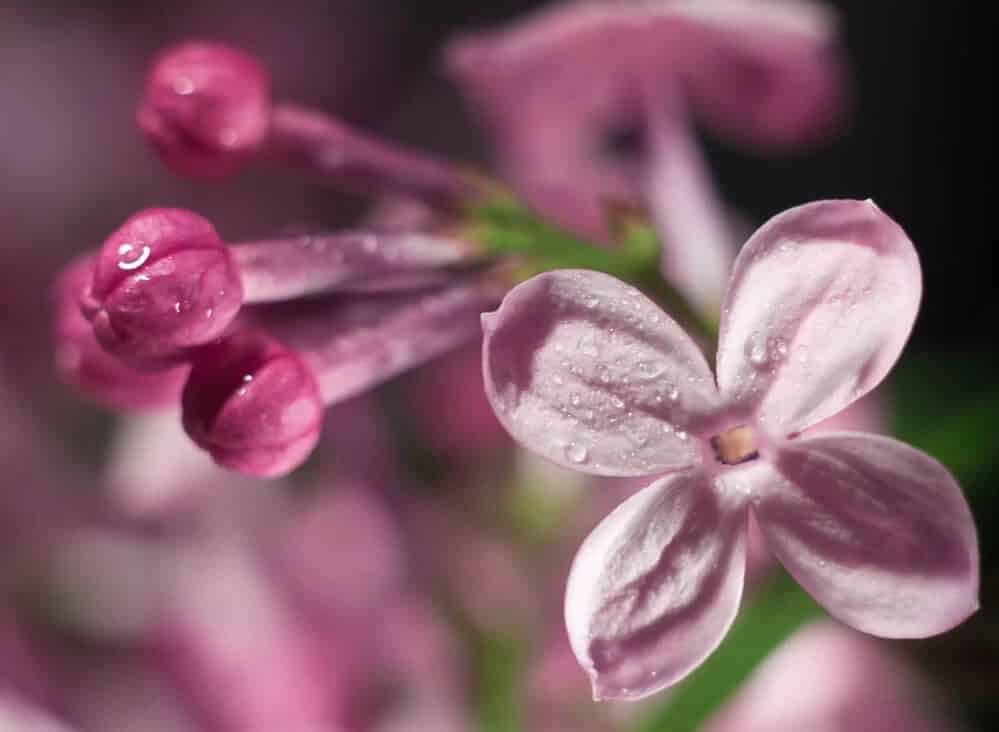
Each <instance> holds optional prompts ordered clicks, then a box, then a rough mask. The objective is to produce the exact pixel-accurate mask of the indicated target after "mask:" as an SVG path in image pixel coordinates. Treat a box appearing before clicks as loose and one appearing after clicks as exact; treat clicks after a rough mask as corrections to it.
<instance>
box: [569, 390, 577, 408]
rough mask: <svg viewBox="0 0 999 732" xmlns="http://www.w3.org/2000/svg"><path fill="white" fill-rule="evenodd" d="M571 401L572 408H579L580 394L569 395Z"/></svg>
mask: <svg viewBox="0 0 999 732" xmlns="http://www.w3.org/2000/svg"><path fill="white" fill-rule="evenodd" d="M569 401H570V402H571V403H572V406H574V407H578V406H579V401H580V400H579V394H577V393H576V392H573V393H572V394H571V395H569Z"/></svg>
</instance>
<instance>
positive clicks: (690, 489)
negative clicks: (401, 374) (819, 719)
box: [483, 201, 978, 698]
mask: <svg viewBox="0 0 999 732" xmlns="http://www.w3.org/2000/svg"><path fill="white" fill-rule="evenodd" d="M920 294H921V275H920V268H919V260H918V257H917V255H916V252H915V249H914V248H913V246H912V243H911V242H910V241H909V239H908V237H907V236H906V235H905V233H904V232H903V231H902V229H901V228H900V227H899V226H898V225H897V224H896V223H895V222H893V221H892V220H891V219H890V218H888V217H887V216H886V215H885V214H884V213H882V212H881V211H880V209H878V208H877V207H876V206H875V205H874V204H873V203H871V202H870V201H867V202H862V201H822V202H817V203H812V204H807V205H804V206H800V207H798V208H794V209H791V210H790V211H787V212H785V213H783V214H781V215H779V216H777V217H775V218H773V219H772V220H771V221H769V222H768V223H767V224H765V225H764V226H763V227H762V228H761V229H759V230H758V231H757V232H756V233H755V234H754V235H753V236H752V237H751V238H750V240H749V241H748V242H747V244H746V245H745V247H744V248H743V249H742V251H741V253H740V254H739V256H738V258H737V260H736V262H735V266H734V271H733V273H732V277H731V280H730V282H729V287H728V291H727V293H726V295H725V302H724V308H723V310H722V322H721V334H720V338H719V346H718V354H717V367H716V372H715V373H714V374H712V372H711V369H710V368H709V366H708V364H707V362H706V361H705V359H704V356H703V355H702V353H701V351H700V350H699V349H698V347H697V346H696V345H695V343H694V342H693V341H692V340H691V339H690V337H689V336H687V335H686V334H685V333H684V332H683V330H682V329H681V328H680V327H679V326H678V325H677V324H676V323H675V322H674V321H673V320H672V319H671V318H670V317H669V316H668V315H666V314H665V313H663V312H662V311H661V310H660V309H659V308H658V307H656V306H655V305H654V304H653V303H652V302H651V301H650V300H648V299H647V298H645V297H644V296H643V295H642V294H641V293H639V292H638V291H637V290H635V289H633V288H631V287H629V286H627V285H625V284H623V283H621V282H619V281H618V280H616V279H614V278H612V277H609V276H607V275H604V274H599V273H595V272H587V271H555V272H549V273H546V274H543V275H539V276H537V277H535V278H533V279H531V280H529V281H528V282H525V283H524V284H522V285H520V286H518V287H516V288H515V289H513V290H512V291H511V292H510V293H509V294H508V295H507V296H506V298H505V300H504V301H503V304H502V305H501V307H500V308H499V310H498V311H497V312H496V313H494V314H491V315H487V316H484V317H483V324H484V328H485V331H486V339H485V343H484V347H483V352H484V370H485V377H486V389H487V393H488V395H489V398H490V400H491V402H492V404H493V407H494V409H495V410H496V413H497V415H498V416H499V418H500V420H501V421H502V422H503V424H504V425H505V426H506V427H507V429H508V430H509V431H510V432H511V433H512V434H513V435H514V436H515V437H516V438H517V439H519V440H520V441H521V442H522V443H524V444H525V445H526V446H528V447H530V448H531V449H533V450H535V451H537V452H539V453H541V454H542V455H543V456H545V457H547V458H549V459H551V460H553V461H555V462H558V463H560V464H562V465H565V466H569V467H573V468H576V469H578V470H582V471H584V472H588V473H592V474H596V475H607V476H639V475H646V476H662V477H660V478H658V479H657V480H655V481H654V482H652V483H651V485H649V486H648V487H647V488H644V489H643V490H641V491H639V492H638V493H636V494H635V495H634V496H632V497H631V498H629V499H628V500H627V501H625V502H624V503H623V504H622V505H621V506H619V507H618V508H617V509H616V510H615V511H614V512H613V513H611V514H610V516H608V517H607V518H606V519H605V520H604V521H603V523H601V524H600V525H599V526H598V527H597V528H596V529H595V530H594V532H593V533H592V534H591V535H590V536H589V538H588V539H587V540H586V542H585V543H584V544H583V546H582V548H581V549H580V551H579V553H578V554H577V556H576V559H575V562H574V564H573V569H572V571H571V574H570V578H569V583H568V589H567V593H566V601H565V610H566V621H567V624H568V629H569V636H570V640H571V642H572V646H573V650H574V651H575V653H576V656H577V658H578V659H579V661H580V662H581V664H582V665H583V666H584V668H585V669H586V670H587V672H588V673H589V674H590V676H591V679H592V681H593V686H594V693H595V695H596V696H597V697H598V698H638V697H642V696H645V695H647V694H650V693H652V692H654V691H657V690H659V689H662V688H664V687H666V686H669V685H670V684H673V683H675V682H676V681H678V680H679V679H681V678H682V677H684V676H685V675H686V674H688V673H689V672H690V671H691V670H692V669H694V668H695V667H696V666H697V665H698V664H700V663H701V662H702V661H703V660H704V659H705V657H707V656H708V655H709V654H710V653H711V652H712V650H713V649H714V648H715V647H716V646H717V645H718V644H719V643H720V642H721V640H722V638H723V637H724V635H725V633H726V631H727V629H728V627H729V625H730V624H731V623H732V620H733V619H734V617H735V615H736V612H737V609H738V606H739V601H740V598H741V595H742V588H743V582H744V572H745V563H746V524H747V519H748V517H749V515H750V514H752V516H753V518H754V519H755V520H756V521H757V522H758V524H759V526H760V529H761V530H762V533H763V535H764V536H765V538H766V541H767V544H768V546H769V548H770V550H771V551H772V552H773V553H774V555H775V556H776V557H777V558H778V559H779V560H780V561H781V562H782V563H783V564H784V566H785V567H786V568H787V569H788V570H789V571H790V572H791V574H793V575H794V576H795V578H796V579H797V580H798V581H799V582H800V583H801V584H802V586H803V587H805V589H807V590H808V591H809V592H810V593H811V594H812V595H813V596H814V597H815V598H816V599H817V600H818V601H819V602H820V603H821V604H822V605H823V606H824V607H826V609H828V610H829V612H830V613H831V614H832V615H833V616H835V617H836V618H838V619H840V620H842V621H844V622H846V623H847V624H849V625H852V626H853V627H855V628H857V629H859V630H862V631H865V632H868V633H872V634H875V635H881V636H885V637H923V636H928V635H933V634H935V633H940V632H943V631H945V630H947V629H949V628H951V627H953V626H954V625H956V624H958V623H960V622H961V621H962V620H964V619H965V618H966V617H968V615H970V614H971V613H972V612H974V611H975V609H976V608H977V606H978V549H977V540H976V533H975V526H974V523H973V520H972V517H971V513H970V511H969V509H968V506H967V503H966V502H965V500H964V497H963V496H962V494H961V490H960V488H959V486H958V485H957V483H956V482H955V480H954V478H953V477H952V476H951V475H950V474H949V473H948V472H947V470H946V469H945V468H944V467H943V466H942V465H940V464H939V463H937V462H936V461H934V460H933V459H932V458H930V457H929V456H928V455H925V454H924V453H922V452H919V451H918V450H915V449H913V448H911V447H909V446H907V445H904V444H902V443H900V442H897V441H895V440H892V439H890V438H887V437H880V436H875V435H869V434H865V433H859V432H835V433H830V432H825V433H821V434H817V435H808V436H800V433H801V432H802V431H803V430H805V429H807V428H808V427H810V426H812V425H814V424H816V423H818V422H820V421H821V420H823V419H825V418H827V417H830V416H832V415H833V414H835V413H837V412H839V411H841V410H843V409H844V408H846V407H847V406H848V405H849V404H851V403H852V402H854V401H855V400H857V399H858V398H860V397H861V396H863V395H864V394H866V393H867V392H869V391H870V390H871V389H873V388H874V387H875V386H877V385H878V383H879V382H881V380H882V379H883V378H884V376H885V375H886V374H887V372H888V371H889V370H890V368H891V366H892V365H893V364H894V362H895V360H896V359H897V358H898V356H899V354H900V352H901V350H902V348H903V346H904V344H905V341H906V340H907V338H908V335H909V332H910V330H911V328H912V324H913V322H914V320H915V317H916V311H917V309H918V306H919V300H920Z"/></svg>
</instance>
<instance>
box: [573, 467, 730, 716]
mask: <svg viewBox="0 0 999 732" xmlns="http://www.w3.org/2000/svg"><path fill="white" fill-rule="evenodd" d="M745 518H746V516H745V514H744V513H743V511H742V510H741V509H733V508H729V507H726V506H723V505H722V504H721V503H719V501H718V498H717V496H716V494H715V492H714V491H713V490H711V487H710V485H709V482H708V478H707V476H705V475H704V474H703V473H701V472H700V471H688V472H684V473H680V474H678V475H673V476H669V477H667V478H662V479H660V480H658V481H656V482H655V483H653V484H652V485H650V486H649V487H648V488H644V489H643V490H642V491H640V492H639V493H636V494H635V495H634V496H632V497H631V498H629V499H628V500H627V501H625V502H624V503H622V504H621V505H620V506H619V507H618V508H617V509H616V510H615V511H614V512H613V513H612V514H611V515H610V516H608V517H607V518H606V519H604V521H603V522H602V523H601V524H600V525H599V526H597V528H596V529H595V530H594V531H593V533H592V534H590V536H589V537H588V538H587V540H586V541H585V542H584V544H583V546H582V547H581V548H580V550H579V553H578V554H577V555H576V559H575V561H574V562H573V565H572V571H571V572H570V574H569V586H568V588H567V590H566V599H565V616H566V623H567V625H568V630H569V640H570V642H571V643H572V648H573V651H574V652H575V654H576V657H577V658H578V659H579V662H580V663H581V664H582V665H583V667H584V668H585V669H586V670H587V672H588V673H589V674H590V677H591V680H592V682H593V689H594V696H595V698H597V699H609V698H614V699H636V698H639V697H643V696H646V695H648V694H651V693H653V692H655V691H658V690H660V689H662V688H664V687H667V686H669V685H670V684H673V683H675V682H677V681H679V680H680V679H682V678H683V677H684V676H686V675H687V674H688V673H690V672H691V671H692V670H693V669H695V668H696V667H697V666H698V665H700V663H701V662H702V661H704V659H705V658H706V657H707V656H708V655H709V654H710V653H711V652H712V651H713V650H714V649H715V648H716V647H717V646H718V644H719V643H720V642H721V640H722V638H724V636H725V634H726V633H727V632H728V628H729V626H730V625H731V624H732V620H733V619H734V618H735V615H736V611H737V610H738V607H739V600H740V597H741V596H742V587H743V577H744V571H745V565H746V546H745V531H744V530H743V527H744V522H745Z"/></svg>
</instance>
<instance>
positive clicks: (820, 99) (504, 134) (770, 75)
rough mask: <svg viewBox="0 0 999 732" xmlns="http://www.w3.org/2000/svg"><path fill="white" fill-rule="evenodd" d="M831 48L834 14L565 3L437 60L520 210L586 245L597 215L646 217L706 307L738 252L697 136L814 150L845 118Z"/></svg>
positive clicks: (673, 274) (782, 5) (672, 270)
mask: <svg viewBox="0 0 999 732" xmlns="http://www.w3.org/2000/svg"><path fill="white" fill-rule="evenodd" d="M837 40H838V39H837V32H836V19H835V17H834V16H833V14H832V13H831V12H830V11H828V10H827V9H826V8H825V7H824V6H822V5H819V4H816V3H811V2H804V1H800V0H766V1H764V2H752V1H750V0H701V1H699V2H696V3H694V2H679V1H676V0H652V1H649V2H618V3H609V2H604V3H601V2H574V3H565V4H561V5H559V6H557V7H554V8H551V9H547V10H543V11H541V12H539V13H537V14H536V15H534V16H532V17H529V18H527V19H524V20H521V21H518V22H517V23H515V24H514V25H513V26H512V27H510V28H508V29H504V30H501V31H498V32H486V33H476V34H469V35H466V36H463V37H459V38H458V39H456V40H455V41H454V42H453V43H452V44H451V46H450V47H449V48H448V50H447V57H446V58H447V62H448V66H449V69H450V71H451V72H452V74H453V75H454V76H455V77H456V79H457V81H458V83H459V84H460V85H461V87H462V90H463V91H464V92H465V94H466V95H467V97H468V98H469V100H470V101H471V102H472V104H473V105H474V106H475V107H476V108H477V111H478V112H479V113H480V116H481V118H482V120H483V122H484V123H485V125H486V127H487V128H488V129H489V130H490V131H491V132H492V133H493V137H494V139H495V142H496V146H497V149H498V156H499V160H500V165H501V166H502V169H503V172H504V173H505V175H506V176H507V177H508V178H510V179H511V180H512V181H513V182H514V184H515V185H516V186H517V187H518V188H519V189H520V190H521V192H522V193H523V194H524V195H525V196H526V197H527V198H528V199H529V200H531V201H532V202H533V203H534V204H535V205H536V206H537V207H538V208H539V209H540V210H542V211H544V212H545V213H547V214H548V215H550V216H551V217H552V218H554V219H556V220H558V221H560V222H561V223H563V224H567V225H569V226H571V227H572V228H575V229H577V230H581V231H583V232H585V233H587V234H591V235H593V234H598V235H599V234H600V232H601V231H605V230H606V225H601V224H600V223H599V218H600V217H599V215H597V214H595V211H596V210H598V209H599V208H600V206H601V204H604V203H607V202H608V201H615V200H624V201H626V202H639V201H648V202H649V203H650V206H651V208H652V209H653V212H654V214H655V216H656V218H657V219H658V221H657V223H658V225H659V226H658V228H659V231H660V233H661V235H662V236H663V238H664V244H665V246H664V260H663V271H664V273H666V274H667V276H668V277H670V279H671V281H673V282H675V283H676V284H677V285H679V286H681V287H683V288H684V292H685V294H687V296H688V297H690V298H691V299H692V300H694V301H695V302H698V303H700V304H704V305H706V306H711V307H717V305H718V300H719V299H720V296H721V294H722V293H721V288H722V286H723V283H724V276H725V273H726V272H727V271H728V268H729V266H730V264H731V259H732V256H733V253H734V250H735V248H736V246H737V241H736V239H735V237H734V236H733V233H732V231H731V226H730V224H729V222H728V218H729V214H728V212H727V211H726V210H725V207H724V205H723V203H722V201H721V200H720V198H719V196H718V194H717V192H716V191H715V187H714V183H713V180H712V175H711V172H710V170H709V167H708V165H707V163H706V161H705V160H704V158H703V156H702V154H701V150H700V146H699V144H698V141H697V138H696V135H695V132H694V121H695V120H699V121H703V122H705V123H707V124H708V126H709V127H710V128H711V129H712V130H713V131H714V132H716V133H718V134H719V135H721V136H722V137H724V138H727V139H729V140H733V141H736V142H738V143H743V144H747V145H749V146H752V147H762V148H766V149H771V148H784V147H791V146H796V145H800V144H803V143H806V142H810V141H812V140H814V139H815V138H816V137H819V136H821V135H823V134H825V133H826V132H828V131H829V130H830V129H832V128H835V126H836V124H837V122H838V121H839V119H840V118H841V116H842V114H841V113H842V108H843V106H844V105H843V96H844V94H843V86H844V85H843V79H842V63H841V60H840V49H839V47H838V43H837ZM588 198H590V199H593V198H595V199H596V202H593V201H592V200H591V201H588V200H587V199H588Z"/></svg>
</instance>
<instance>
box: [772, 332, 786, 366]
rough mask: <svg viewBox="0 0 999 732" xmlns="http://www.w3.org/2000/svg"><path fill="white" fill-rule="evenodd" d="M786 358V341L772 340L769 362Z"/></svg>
mask: <svg viewBox="0 0 999 732" xmlns="http://www.w3.org/2000/svg"><path fill="white" fill-rule="evenodd" d="M786 356H787V341H785V340H784V339H783V338H774V339H773V340H772V341H771V342H770V360H772V361H783V360H784V358H785V357H786Z"/></svg>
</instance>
